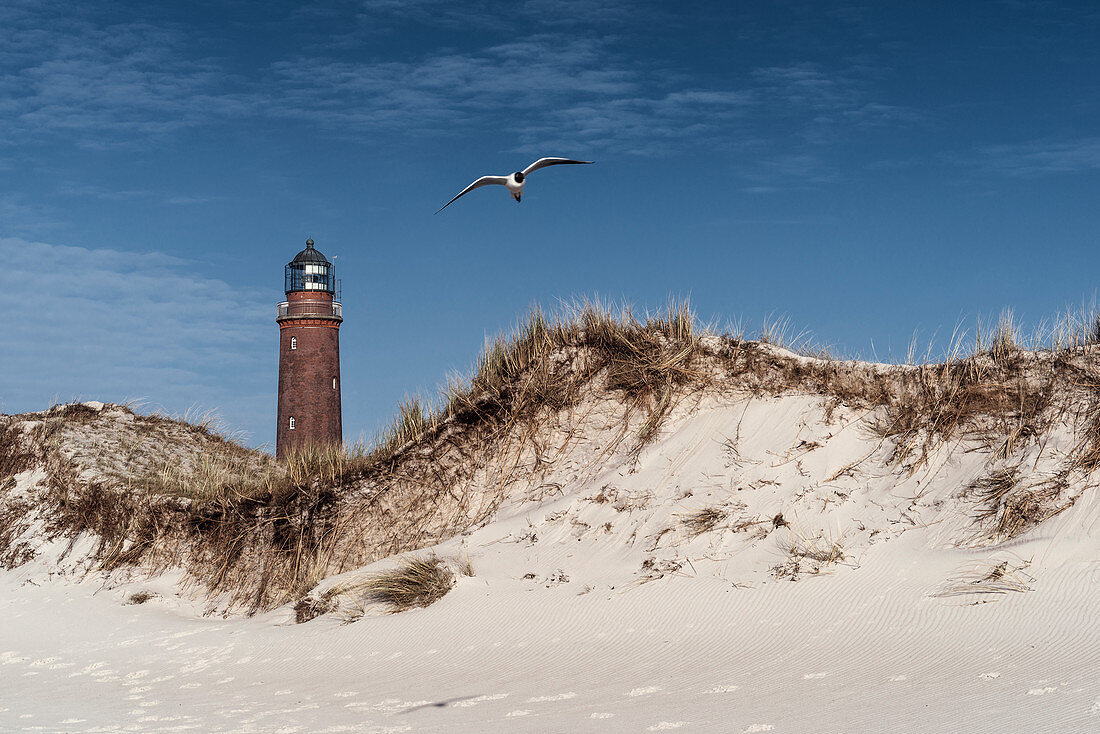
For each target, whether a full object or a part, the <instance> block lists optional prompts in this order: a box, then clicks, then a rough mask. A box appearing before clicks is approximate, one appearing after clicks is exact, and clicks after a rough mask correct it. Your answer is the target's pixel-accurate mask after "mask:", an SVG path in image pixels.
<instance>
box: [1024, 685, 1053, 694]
mask: <svg viewBox="0 0 1100 734" xmlns="http://www.w3.org/2000/svg"><path fill="white" fill-rule="evenodd" d="M1057 690H1058V689H1057V688H1055V687H1054V686H1046V687H1044V688H1032V689H1031V690H1030V691H1028V692H1027V695H1029V696H1045V695H1046V694H1048V693H1054V692H1055V691H1057Z"/></svg>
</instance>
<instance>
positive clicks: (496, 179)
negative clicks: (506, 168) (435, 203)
mask: <svg viewBox="0 0 1100 734" xmlns="http://www.w3.org/2000/svg"><path fill="white" fill-rule="evenodd" d="M506 183H508V177H507V176H482V177H481V178H479V179H478V180H477V181H474V182H473V183H472V184H470V185H469V186H467V187H466V188H464V189H462V191H460V192H459V193H458V196H456V197H455V198H454V199H451V200H450V201H448V202H447V203H446V204H444V205H443V206H441V207H439V209H437V210H436V212H435V213H436V214H439V212H441V211H443V210H444V209H446V208H447V207H449V206H450V205H451V204H453V203H455V201H457V200H458V198H459V197H460V196H463V195H465V194H468V193H470V192H471V191H473V190H474V189H480V188H481V187H482V186H489V185H491V184H500V185H501V186H503V185H504V184H506Z"/></svg>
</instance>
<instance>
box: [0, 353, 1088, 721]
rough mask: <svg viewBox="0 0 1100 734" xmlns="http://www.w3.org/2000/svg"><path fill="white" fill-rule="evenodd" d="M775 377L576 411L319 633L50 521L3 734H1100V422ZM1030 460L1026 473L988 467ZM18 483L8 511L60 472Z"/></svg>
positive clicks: (1, 603)
mask: <svg viewBox="0 0 1100 734" xmlns="http://www.w3.org/2000/svg"><path fill="white" fill-rule="evenodd" d="M788 358H789V359H792V360H794V359H802V358H798V357H795V356H794V355H790V356H789V357H788ZM860 369H866V370H890V369H895V368H887V367H874V366H866V367H861V368H860ZM777 392H778V394H767V393H762V392H761V391H746V390H741V391H738V390H727V389H706V390H700V391H695V392H690V393H685V394H683V395H682V396H681V397H680V398H679V399H678V400H676V401H675V403H674V405H673V407H672V408H671V409H670V411H669V412H668V414H667V416H665V417H664V419H663V421H662V423H661V425H660V429H659V431H658V433H657V435H656V437H655V439H654V440H652V441H650V442H648V443H646V444H644V445H642V446H639V445H637V443H636V442H633V441H631V440H624V436H629V435H630V431H633V430H636V429H637V426H638V423H640V422H641V421H642V419H643V417H644V416H642V415H638V416H635V417H633V418H628V419H627V421H626V425H628V426H629V431H627V432H625V433H624V431H623V425H624V423H623V421H622V414H621V412H617V411H618V410H619V408H618V407H616V406H617V405H618V404H616V403H614V402H613V401H612V402H607V401H600V400H596V401H592V402H590V403H587V404H585V406H583V409H580V410H575V411H573V412H571V413H568V414H562V415H561V416H559V418H560V420H559V421H558V423H557V424H555V425H554V426H553V427H549V424H548V427H547V429H546V432H545V434H544V435H543V436H542V438H543V439H545V441H544V442H543V443H542V444H541V448H540V449H539V451H540V452H541V454H542V455H543V456H544V457H547V458H544V459H543V461H542V464H541V465H540V470H539V471H538V472H531V471H518V472H514V471H510V470H509V471H506V470H505V469H503V468H502V466H504V464H502V463H501V462H500V461H499V458H498V459H497V460H494V461H495V462H496V463H494V462H489V463H487V464H486V465H484V466H480V467H479V468H478V469H477V470H476V472H475V474H474V475H473V476H474V477H475V478H474V479H472V480H471V483H472V484H477V485H478V486H481V487H486V486H489V485H491V483H492V482H491V479H492V477H494V476H496V477H498V478H502V479H503V481H504V482H505V483H506V484H507V491H506V492H504V493H503V494H501V495H499V501H496V502H495V503H493V504H492V508H491V512H490V513H489V514H488V515H487V516H485V517H484V518H483V519H482V520H480V521H478V522H476V523H475V524H473V525H470V526H468V527H466V528H464V529H463V530H462V531H461V532H458V533H456V534H454V535H453V537H449V538H448V539H445V540H442V542H437V543H433V544H431V546H430V547H424V548H420V549H417V550H413V551H410V552H408V553H405V554H399V555H397V556H390V557H385V558H382V559H381V560H378V561H376V562H374V563H370V564H368V565H366V566H362V567H357V568H352V569H350V570H348V571H346V572H344V573H341V574H339V575H336V576H331V577H329V578H326V579H324V580H323V581H321V582H320V584H319V585H318V586H316V588H314V589H312V590H310V591H309V594H308V598H310V599H315V600H318V601H321V600H324V601H325V603H326V605H325V606H324V608H323V609H320V610H319V611H322V612H323V613H321V614H319V615H318V616H316V617H315V618H313V619H310V620H309V621H307V622H305V623H302V624H297V623H295V620H296V615H295V610H294V605H293V604H285V605H283V606H280V607H277V608H274V609H272V610H270V611H264V612H261V613H259V614H256V615H254V616H245V615H242V614H239V613H231V614H228V615H213V616H211V615H205V614H204V612H208V611H209V610H210V609H211V607H210V605H209V600H208V599H206V598H204V597H203V596H202V595H201V594H198V593H196V590H195V587H194V584H193V583H190V584H189V583H187V582H186V576H185V574H184V573H183V571H181V570H171V569H169V570H162V571H161V572H159V573H158V574H156V575H154V576H152V577H149V576H148V575H147V574H144V573H141V572H139V570H140V569H131V570H129V571H125V572H120V571H119V570H118V569H114V570H111V571H110V572H107V571H104V570H96V569H95V564H94V563H92V562H90V561H89V560H88V559H89V553H90V552H91V551H92V550H93V549H94V548H95V538H94V537H93V536H92V535H90V534H88V533H85V534H83V535H81V536H80V537H79V538H78V539H77V540H76V544H75V546H73V547H72V548H70V547H69V546H70V541H71V539H70V538H69V537H66V536H63V535H59V536H57V537H53V538H52V539H51V538H49V537H47V534H46V533H44V532H42V530H41V528H35V527H31V528H30V529H27V528H24V531H23V535H22V536H20V537H22V538H24V540H26V539H27V538H33V539H34V543H35V545H34V549H35V555H34V558H33V559H31V560H28V561H26V562H24V563H21V564H14V567H13V568H10V569H8V570H6V571H4V572H2V573H0V588H2V593H0V619H3V625H2V626H0V681H2V686H0V690H2V691H3V694H2V696H0V729H4V730H28V731H30V730H38V731H89V732H91V731H118V730H133V731H240V732H249V731H255V732H266V731H287V732H290V731H301V732H313V731H355V732H390V731H394V732H397V731H426V732H430V731H439V732H443V731H469V732H481V731H507V732H512V731H516V732H526V731H530V732H544V731H577V732H608V731H616V732H619V731H621V732H636V731H672V730H677V731H684V732H689V731H708V732H763V731H775V732H784V731H785V732H849V731H851V732H856V731H858V732H898V731H906V732H910V731H912V732H918V731H927V732H943V731H967V732H1006V731H1067V732H1085V731H1095V730H1098V729H1100V678H1098V676H1097V674H1096V671H1095V668H1096V661H1097V660H1100V627H1098V626H1097V623H1096V620H1095V616H1096V610H1097V609H1098V608H1100V555H1098V548H1100V499H1098V496H1097V493H1096V492H1095V490H1094V488H1093V484H1092V480H1091V473H1090V472H1089V471H1088V470H1080V471H1077V473H1071V472H1069V470H1067V467H1068V466H1071V465H1073V462H1074V457H1075V456H1077V455H1078V454H1079V453H1080V451H1081V446H1082V442H1083V441H1084V440H1085V438H1086V437H1087V432H1088V430H1089V429H1088V426H1089V425H1090V424H1089V423H1088V421H1087V420H1086V419H1085V418H1082V417H1081V416H1077V415H1072V414H1070V413H1067V412H1066V411H1061V412H1057V413H1056V414H1055V415H1054V417H1052V418H1051V420H1049V421H1047V422H1046V423H1045V424H1044V426H1043V430H1041V431H1036V432H1035V433H1034V435H1031V436H1030V437H1027V438H1025V439H1020V440H1018V441H1016V442H1015V443H1014V444H1013V445H1012V446H1011V447H1009V449H1007V450H1006V448H1005V444H1004V441H1003V437H1004V435H1005V434H1004V432H997V431H994V432H993V433H992V434H989V433H981V432H976V431H972V432H969V433H966V432H963V433H960V434H957V435H954V436H950V437H947V438H945V439H944V440H938V441H932V442H929V443H926V444H922V450H921V451H919V452H918V451H910V452H908V453H906V451H904V450H903V449H904V448H905V447H904V445H903V444H904V442H906V441H912V439H913V436H912V435H907V436H902V435H900V434H896V433H894V434H892V433H890V432H889V431H883V430H881V424H882V420H883V416H884V415H885V412H886V410H887V408H884V407H882V406H875V405H868V404H857V403H856V402H855V401H838V400H836V399H835V396H830V395H828V394H819V393H814V392H812V391H805V390H797V389H794V390H787V391H781V392H779V391H777ZM566 416H568V417H566ZM1086 417H1087V416H1086ZM578 426H580V427H581V429H580V430H578V429H577V427H578ZM876 426H878V428H876ZM991 435H993V436H994V439H993V440H991V439H990V436H991ZM526 450H528V449H526V448H523V449H520V450H519V452H518V453H514V454H512V459H513V463H512V464H509V466H517V465H522V466H527V465H528V464H525V463H524V462H525V461H527V460H526V459H522V458H516V457H522V455H523V451H526ZM536 463H537V462H536ZM1005 467H1008V468H1010V469H1011V470H1012V471H1013V472H1015V474H1013V475H1012V476H1013V477H1014V480H1013V484H1012V485H1011V487H1009V488H1008V489H1005V488H1004V487H1006V486H1008V485H1007V484H1006V485H1004V486H1002V485H990V484H989V481H987V482H986V483H985V484H983V483H982V481H983V480H989V478H990V477H994V478H996V477H998V476H1000V475H998V474H996V472H998V471H1002V470H1004V469H1005ZM1059 477H1060V478H1062V480H1064V481H1062V483H1060V484H1058V488H1059V489H1058V492H1057V494H1056V495H1047V494H1044V495H1043V497H1045V498H1046V499H1045V500H1044V501H1045V502H1049V503H1050V504H1049V508H1048V509H1047V510H1043V511H1042V512H1041V513H1038V512H1036V513H1033V514H1032V515H1029V516H1028V517H1030V518H1031V520H1029V522H1028V524H1026V526H1018V525H1012V526H1011V527H1012V528H1013V529H1014V530H1013V532H1011V533H1009V532H1007V531H1004V528H1006V527H1009V526H1008V525H1006V524H1005V521H1004V518H1005V513H1006V512H1009V511H1010V510H1008V509H1006V508H1009V507H1010V506H1012V505H1011V502H1017V503H1019V502H1025V501H1026V502H1030V501H1031V499H1030V498H1031V496H1032V495H1031V494H1027V495H1023V494H1021V493H1024V492H1032V493H1033V492H1036V491H1038V490H1036V489H1034V488H1036V487H1040V488H1045V487H1047V486H1048V485H1050V483H1051V482H1052V481H1054V479H1056V478H1059ZM13 478H14V481H9V482H8V484H7V485H6V486H7V488H6V490H5V491H6V493H7V497H8V505H9V506H11V505H12V503H13V500H12V499H11V498H12V497H14V496H17V495H19V494H20V493H26V492H30V491H31V489H30V488H31V487H32V486H34V485H35V483H36V482H41V481H42V480H43V473H42V470H41V469H40V468H29V469H25V470H23V471H22V472H18V473H15V474H14V475H13ZM990 481H992V480H990ZM989 486H996V487H1000V488H1001V489H1000V490H997V491H998V492H1001V494H991V492H993V491H994V490H990V489H989V488H988V487H989ZM1001 490H1003V492H1002V491H1001ZM1051 497H1053V499H1051ZM1013 498H1015V499H1013ZM1037 501H1038V500H1036V502H1037ZM991 502H995V503H1000V504H997V505H996V507H995V508H994V509H995V511H994V512H993V513H992V514H990V512H989V510H990V507H991V504H990V503H991ZM998 507H999V508H1000V509H996V508H998ZM1028 507H1031V505H1028ZM1044 507H1047V505H1044ZM429 554H434V555H435V556H438V557H439V558H441V559H443V561H444V562H445V563H446V564H448V565H449V566H450V567H451V568H452V569H453V571H454V572H455V585H454V588H453V589H452V590H451V591H450V593H448V594H447V595H446V596H444V597H443V598H442V599H441V600H439V601H438V602H436V603H435V604H433V605H431V606H428V607H426V608H415V609H411V610H409V611H404V612H401V613H399V614H394V613H391V609H390V608H389V607H388V606H387V605H385V604H383V603H380V602H377V601H372V600H371V597H370V596H369V595H366V594H364V593H362V587H361V586H360V585H359V582H360V581H361V580H362V579H364V578H368V577H370V576H371V575H372V574H377V573H379V572H381V571H383V570H385V569H388V568H393V567H395V566H396V565H399V564H400V562H401V559H402V557H408V556H415V557H426V556H428V555H429ZM467 560H468V563H469V565H470V566H471V567H472V570H473V575H472V576H468V575H463V574H462V573H461V569H462V568H463V567H464V566H465V564H466V562H467ZM89 568H92V570H91V571H89V570H88V569H89ZM139 592H144V593H145V594H147V595H148V597H149V598H148V599H147V600H145V601H144V603H140V604H136V603H130V602H131V600H133V599H134V598H135V597H134V595H135V594H138V593H139ZM138 598H140V597H138Z"/></svg>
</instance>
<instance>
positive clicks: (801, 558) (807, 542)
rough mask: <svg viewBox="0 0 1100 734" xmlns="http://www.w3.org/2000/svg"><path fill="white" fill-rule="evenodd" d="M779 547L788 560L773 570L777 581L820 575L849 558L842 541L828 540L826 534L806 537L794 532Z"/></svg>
mask: <svg viewBox="0 0 1100 734" xmlns="http://www.w3.org/2000/svg"><path fill="white" fill-rule="evenodd" d="M788 528H789V526H788ZM779 547H780V550H782V551H783V552H784V554H785V555H786V559H785V560H784V561H783V563H781V564H779V565H778V566H775V567H774V568H772V572H773V573H774V574H775V577H776V578H777V579H782V578H786V579H790V580H791V581H797V580H798V579H799V578H800V577H801V576H802V575H816V574H820V573H822V572H823V571H824V570H825V569H826V568H827V567H829V566H832V565H834V564H837V563H841V562H843V561H844V560H845V559H846V558H847V557H848V555H847V554H846V553H845V552H844V545H843V542H842V540H841V539H833V538H828V537H826V536H825V535H824V534H821V535H814V536H806V535H803V534H801V533H797V532H793V531H792V532H790V533H789V534H788V536H787V538H786V539H784V540H783V541H781V542H780V545H779Z"/></svg>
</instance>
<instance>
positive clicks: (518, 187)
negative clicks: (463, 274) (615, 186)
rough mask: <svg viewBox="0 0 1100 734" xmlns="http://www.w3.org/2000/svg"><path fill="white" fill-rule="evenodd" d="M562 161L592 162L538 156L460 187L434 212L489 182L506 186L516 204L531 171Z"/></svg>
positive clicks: (555, 164) (559, 163)
mask: <svg viewBox="0 0 1100 734" xmlns="http://www.w3.org/2000/svg"><path fill="white" fill-rule="evenodd" d="M563 163H592V161H575V160H573V159H571V158H539V159H538V160H537V161H535V162H534V163H532V164H531V165H529V166H527V168H524V169H523V170H522V171H516V172H515V173H513V174H512V175H510V176H482V177H481V178H479V179H478V180H477V181H474V182H473V183H472V184H470V185H469V186H467V187H466V188H464V189H462V191H461V192H459V194H458V196H456V197H455V198H454V199H451V200H450V201H448V202H447V203H446V204H444V205H443V206H441V207H439V209H438V210H437V211H436V214H439V212H441V211H443V210H444V209H446V208H447V207H449V206H450V205H451V204H453V203H455V201H456V200H457V199H458V198H459V197H461V196H463V195H465V194H468V193H470V192H471V191H473V190H474V189H479V188H481V187H482V186H488V185H490V184H499V185H501V186H506V187H507V188H508V190H509V191H511V192H512V198H513V199H515V200H516V203H517V204H518V203H519V200H520V199H522V198H523V184H524V182H525V180H526V179H527V176H528V175H530V174H531V172H533V171H537V170H539V169H540V168H546V167H547V166H557V165H561V164H563Z"/></svg>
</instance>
